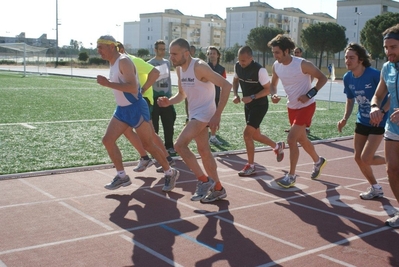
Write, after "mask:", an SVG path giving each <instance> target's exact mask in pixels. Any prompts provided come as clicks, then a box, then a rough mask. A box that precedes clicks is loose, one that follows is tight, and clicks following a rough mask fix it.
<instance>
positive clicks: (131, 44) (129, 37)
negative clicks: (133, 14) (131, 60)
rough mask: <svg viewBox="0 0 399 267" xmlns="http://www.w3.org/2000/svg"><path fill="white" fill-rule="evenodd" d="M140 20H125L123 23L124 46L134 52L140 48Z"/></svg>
mask: <svg viewBox="0 0 399 267" xmlns="http://www.w3.org/2000/svg"><path fill="white" fill-rule="evenodd" d="M139 35H140V21H132V22H125V23H124V24H123V46H124V47H125V49H126V51H128V52H129V53H132V51H135V52H136V50H137V49H138V48H140V42H139V40H140V39H139Z"/></svg>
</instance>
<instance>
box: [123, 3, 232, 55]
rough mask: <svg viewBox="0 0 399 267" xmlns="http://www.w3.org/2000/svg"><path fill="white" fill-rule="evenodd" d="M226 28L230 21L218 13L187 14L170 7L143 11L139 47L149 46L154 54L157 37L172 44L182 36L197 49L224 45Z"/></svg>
mask: <svg viewBox="0 0 399 267" xmlns="http://www.w3.org/2000/svg"><path fill="white" fill-rule="evenodd" d="M225 29H226V23H225V21H224V20H223V19H222V18H221V17H219V16H218V15H214V14H206V15H205V16H204V17H195V16H186V15H184V14H183V13H181V12H180V11H179V10H176V9H166V10H165V12H159V13H146V14H140V30H139V34H135V38H137V37H138V42H139V47H137V48H144V49H148V50H149V51H150V53H151V54H153V52H154V43H155V42H156V41H157V40H159V39H162V40H164V41H165V43H166V45H167V46H168V45H169V43H170V42H171V41H172V40H173V39H175V38H178V37H183V38H185V39H186V40H187V41H188V42H189V43H190V45H194V46H195V47H196V48H197V49H203V50H205V49H206V47H208V46H210V45H214V46H216V47H219V48H224V46H225V38H226V33H225ZM128 34H129V33H126V34H125V35H128ZM132 45H133V44H132ZM133 48H135V47H134V46H133Z"/></svg>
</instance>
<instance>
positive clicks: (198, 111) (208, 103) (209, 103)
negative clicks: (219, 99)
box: [180, 58, 216, 122]
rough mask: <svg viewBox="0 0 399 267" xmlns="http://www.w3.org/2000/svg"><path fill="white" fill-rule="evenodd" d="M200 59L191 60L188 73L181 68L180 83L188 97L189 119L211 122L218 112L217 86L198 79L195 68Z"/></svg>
mask: <svg viewBox="0 0 399 267" xmlns="http://www.w3.org/2000/svg"><path fill="white" fill-rule="evenodd" d="M197 61H198V59H194V58H193V59H191V62H190V65H189V66H188V68H187V70H186V71H182V69H181V68H180V83H181V85H182V88H183V90H184V92H185V94H186V96H187V102H188V114H189V119H190V120H191V119H196V120H199V121H202V122H209V121H210V120H211V118H212V117H213V115H214V114H215V111H216V104H215V85H214V84H213V83H211V82H209V81H208V82H202V81H200V80H198V79H197V77H196V76H195V72H194V66H195V63H196V62H197Z"/></svg>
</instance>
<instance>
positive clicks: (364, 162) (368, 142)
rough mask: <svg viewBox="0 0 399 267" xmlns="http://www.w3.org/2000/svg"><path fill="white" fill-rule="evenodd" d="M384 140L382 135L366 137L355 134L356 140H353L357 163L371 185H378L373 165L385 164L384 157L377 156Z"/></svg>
mask: <svg viewBox="0 0 399 267" xmlns="http://www.w3.org/2000/svg"><path fill="white" fill-rule="evenodd" d="M382 138H383V136H382V135H369V136H365V135H361V134H357V133H355V138H354V139H353V143H354V144H353V145H354V148H355V161H356V163H357V165H358V166H359V169H360V171H361V172H362V173H363V175H364V177H366V179H367V181H368V182H369V183H370V185H374V184H377V180H376V179H375V176H374V173H373V169H372V168H371V165H381V164H385V158H384V157H381V156H378V155H375V152H376V151H377V148H378V146H379V145H380V143H381V140H382Z"/></svg>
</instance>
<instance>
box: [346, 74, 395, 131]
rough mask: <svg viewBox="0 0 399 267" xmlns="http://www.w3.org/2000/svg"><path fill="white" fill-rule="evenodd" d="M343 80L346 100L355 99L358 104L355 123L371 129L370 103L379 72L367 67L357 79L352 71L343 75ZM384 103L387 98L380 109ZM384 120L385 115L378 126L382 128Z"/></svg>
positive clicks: (378, 79) (378, 78)
mask: <svg viewBox="0 0 399 267" xmlns="http://www.w3.org/2000/svg"><path fill="white" fill-rule="evenodd" d="M343 80H344V93H345V94H346V97H347V98H348V99H353V98H356V101H357V103H358V111H357V119H356V122H357V123H361V124H363V125H365V126H368V127H372V125H371V124H370V109H371V107H370V102H371V99H372V98H373V96H374V93H375V90H376V89H377V85H378V83H379V82H380V71H379V70H377V69H375V68H372V67H367V68H366V69H365V70H364V72H363V74H362V76H360V77H358V78H355V77H354V76H353V74H352V71H348V72H347V73H345V74H344V77H343ZM386 101H387V97H385V99H384V101H383V103H382V106H381V107H383V106H384V104H385V102H386ZM386 119H387V115H385V116H384V118H383V120H382V121H381V123H380V124H379V125H378V126H379V127H384V126H385V122H386Z"/></svg>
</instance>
